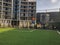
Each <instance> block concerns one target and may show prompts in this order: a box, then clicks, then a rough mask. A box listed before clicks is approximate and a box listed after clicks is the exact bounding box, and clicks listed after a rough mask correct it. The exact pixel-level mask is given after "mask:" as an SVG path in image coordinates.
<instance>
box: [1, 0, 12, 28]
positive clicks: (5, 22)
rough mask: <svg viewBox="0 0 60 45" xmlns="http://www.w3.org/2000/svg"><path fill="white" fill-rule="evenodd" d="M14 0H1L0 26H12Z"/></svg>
mask: <svg viewBox="0 0 60 45" xmlns="http://www.w3.org/2000/svg"><path fill="white" fill-rule="evenodd" d="M12 17H13V0H0V27H11V26H12V25H11V21H12Z"/></svg>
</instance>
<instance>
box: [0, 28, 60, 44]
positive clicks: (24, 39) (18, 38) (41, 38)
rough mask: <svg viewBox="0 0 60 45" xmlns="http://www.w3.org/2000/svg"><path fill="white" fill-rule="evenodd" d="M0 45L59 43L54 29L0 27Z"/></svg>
mask: <svg viewBox="0 0 60 45" xmlns="http://www.w3.org/2000/svg"><path fill="white" fill-rule="evenodd" d="M0 45H60V34H58V33H57V31H55V30H43V29H17V28H0Z"/></svg>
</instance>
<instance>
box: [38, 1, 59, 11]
mask: <svg viewBox="0 0 60 45" xmlns="http://www.w3.org/2000/svg"><path fill="white" fill-rule="evenodd" d="M59 7H60V0H37V10H45V9H54V8H59ZM37 12H39V11H37Z"/></svg>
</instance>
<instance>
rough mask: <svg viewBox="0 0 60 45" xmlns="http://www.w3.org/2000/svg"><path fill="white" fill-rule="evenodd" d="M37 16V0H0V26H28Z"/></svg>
mask: <svg viewBox="0 0 60 45" xmlns="http://www.w3.org/2000/svg"><path fill="white" fill-rule="evenodd" d="M33 17H34V18H35V17H36V0H0V27H28V26H29V25H30V24H31V22H32V18H33Z"/></svg>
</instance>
